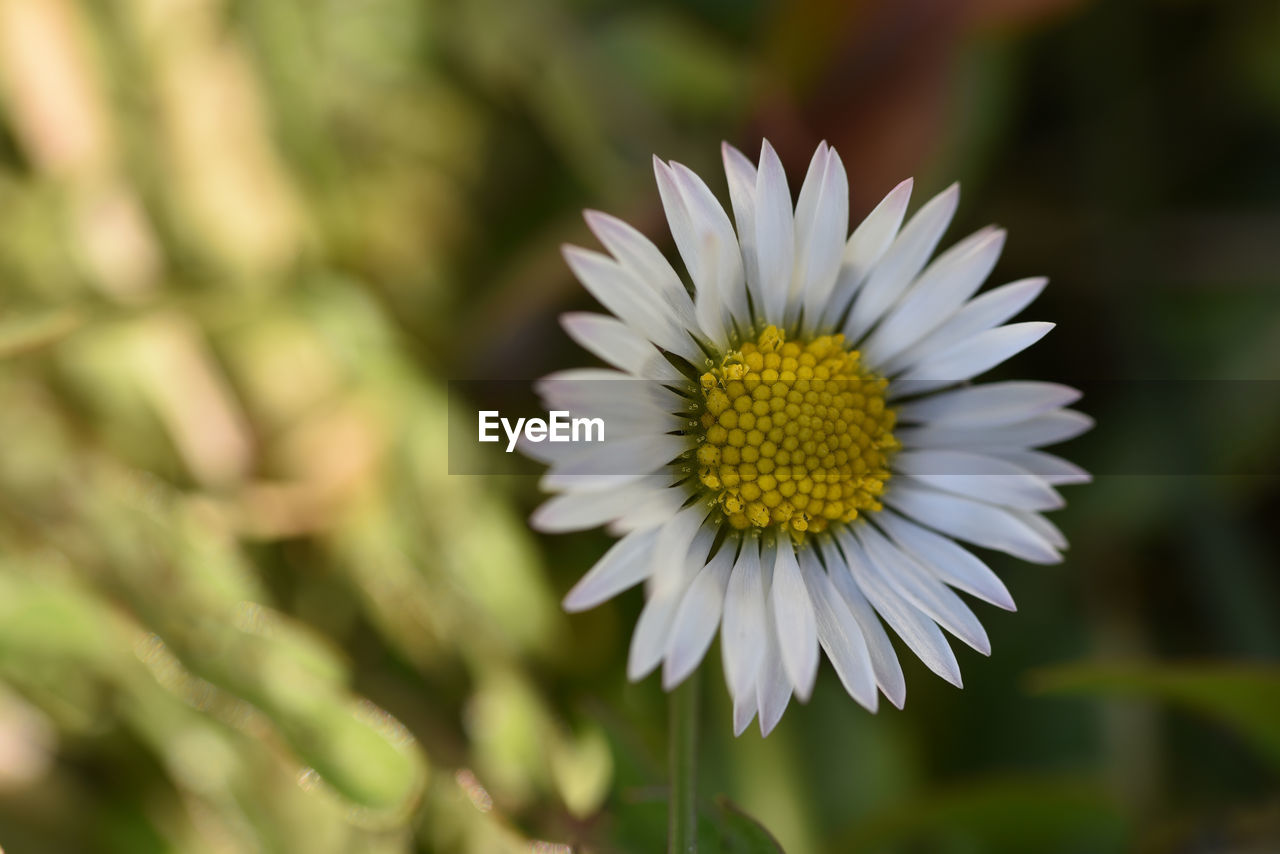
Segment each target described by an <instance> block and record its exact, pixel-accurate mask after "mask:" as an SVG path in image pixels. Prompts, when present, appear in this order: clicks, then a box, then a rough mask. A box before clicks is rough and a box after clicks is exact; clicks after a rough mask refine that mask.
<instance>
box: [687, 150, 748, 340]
mask: <svg viewBox="0 0 1280 854" xmlns="http://www.w3.org/2000/svg"><path fill="white" fill-rule="evenodd" d="M671 169H672V171H673V172H674V173H675V176H676V184H677V185H678V186H679V188H680V192H681V194H682V195H683V196H684V201H685V206H686V207H687V208H688V210H689V213H690V215H691V216H692V217H693V221H694V223H695V225H697V226H698V228H699V231H700V232H701V234H702V238H701V241H700V244H699V246H700V248H701V249H702V251H703V254H704V255H705V258H704V260H702V261H701V262H700V263H701V265H702V266H703V267H704V268H706V269H707V270H708V275H707V280H708V281H709V282H710V284H711V287H712V288H713V289H714V290H715V293H716V295H717V297H718V298H719V301H720V303H721V311H722V312H725V311H727V313H728V314H729V315H731V316H733V317H735V318H738V319H739V320H740V321H742V322H744V323H745V322H746V321H748V320H749V319H750V317H749V312H748V311H747V289H746V285H745V281H744V279H743V273H742V248H741V247H740V246H739V245H738V236H737V235H736V234H734V231H733V223H731V222H730V221H729V215H728V214H726V213H725V212H724V208H723V207H721V205H720V202H719V201H717V200H716V197H715V194H714V193H712V192H711V188H710V187H708V186H707V185H706V183H705V182H704V181H703V180H702V179H701V178H699V177H698V176H697V174H695V173H694V172H693V171H692V170H690V169H689V168H688V167H686V166H683V165H681V164H679V163H672V164H671ZM699 316H701V315H699Z"/></svg>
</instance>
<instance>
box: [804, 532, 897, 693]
mask: <svg viewBox="0 0 1280 854" xmlns="http://www.w3.org/2000/svg"><path fill="white" fill-rule="evenodd" d="M821 549H822V557H823V560H824V561H825V562H826V564H827V568H828V573H827V578H828V579H829V580H830V581H831V582H832V586H833V587H834V588H835V590H836V591H837V592H838V593H839V594H840V598H841V600H842V601H843V602H844V604H845V607H847V608H848V609H849V613H850V614H852V615H853V619H854V622H855V623H856V624H857V626H858V628H859V629H860V630H861V632H862V638H863V640H864V641H865V642H866V644H867V653H868V654H869V655H870V656H871V669H872V671H873V672H874V673H875V677H876V684H877V685H879V686H880V690H881V691H882V692H883V693H884V695H885V697H886V698H887V699H888V700H889V702H890V703H893V705H895V706H897V707H898V708H899V709H901V708H902V704H903V703H905V702H906V700H907V681H906V679H904V678H903V676H902V664H901V663H899V661H898V653H897V652H896V651H895V650H894V648H893V642H892V641H891V640H889V634H888V632H886V631H885V630H884V626H883V625H881V624H880V618H879V617H877V616H876V612H875V608H873V607H872V605H871V603H870V602H868V601H867V597H866V596H864V595H863V593H862V591H861V590H859V589H858V585H857V583H855V582H854V580H853V574H852V571H851V570H850V569H849V562H848V560H847V559H846V557H845V555H844V553H843V552H841V551H840V550H839V549H838V548H836V546H835V544H834V543H833V542H831V541H830V540H827V541H825V542H824V543H823V544H822V546H821ZM863 705H866V704H865V703H864V704H863Z"/></svg>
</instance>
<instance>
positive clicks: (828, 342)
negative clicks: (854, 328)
mask: <svg viewBox="0 0 1280 854" xmlns="http://www.w3.org/2000/svg"><path fill="white" fill-rule="evenodd" d="M886 386H887V382H886V381H885V380H884V379H883V378H881V377H877V376H875V375H873V374H872V373H871V372H870V371H868V370H866V369H865V368H864V367H863V366H862V364H861V358H860V355H859V353H858V351H857V350H851V349H848V348H847V347H846V346H845V342H844V336H843V335H823V336H821V337H818V338H814V339H813V340H811V341H809V342H807V343H801V342H799V341H787V340H785V338H784V336H783V333H782V332H781V331H780V330H779V329H778V328H777V327H776V326H770V327H768V328H766V329H765V330H764V331H763V332H761V333H760V335H759V336H758V337H757V338H756V339H755V340H754V341H748V342H746V343H744V344H743V345H742V348H741V349H739V350H733V351H731V352H729V353H727V354H725V356H724V358H723V359H722V360H721V362H720V364H719V365H718V366H716V367H714V368H712V369H711V370H709V371H707V372H706V373H705V374H703V375H702V377H701V387H702V396H703V403H704V405H705V410H704V412H703V414H702V418H701V422H700V426H701V431H700V435H699V439H700V444H699V446H698V451H697V459H698V479H699V480H700V482H701V483H702V486H703V487H704V488H705V489H707V490H708V491H709V492H711V493H712V494H713V495H715V496H716V500H717V501H718V502H719V504H720V508H721V509H722V510H723V511H724V514H725V516H726V517H727V518H728V520H729V523H730V524H731V525H733V526H734V527H736V528H740V529H745V528H751V527H754V528H768V527H771V526H777V527H779V528H781V529H783V530H786V531H788V532H789V533H790V534H791V535H792V536H793V537H795V538H796V539H799V538H801V537H803V535H804V533H805V532H806V531H811V532H815V533H816V532H818V531H822V530H825V529H826V528H827V527H828V526H829V525H830V524H831V523H833V522H852V521H853V520H854V519H855V518H857V516H858V514H859V513H860V512H865V511H875V510H879V509H880V507H881V504H880V498H879V496H880V495H881V494H882V493H883V492H884V485H885V482H886V481H887V480H888V479H889V456H890V454H892V453H893V451H895V450H896V449H897V448H898V442H897V440H895V439H894V437H893V426H894V412H893V410H892V409H889V408H888V407H887V406H886V405H885V399H884V396H885V388H886Z"/></svg>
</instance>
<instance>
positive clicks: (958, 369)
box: [890, 322, 1054, 395]
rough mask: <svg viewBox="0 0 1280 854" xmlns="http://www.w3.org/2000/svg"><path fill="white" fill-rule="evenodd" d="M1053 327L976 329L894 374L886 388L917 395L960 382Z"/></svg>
mask: <svg viewBox="0 0 1280 854" xmlns="http://www.w3.org/2000/svg"><path fill="white" fill-rule="evenodd" d="M1053 327H1054V324H1052V323H1037V322H1029V323H1011V324H1009V325H1008V326H998V327H996V328H995V329H988V330H987V331H985V332H979V333H978V334H977V335H974V336H973V337H971V338H969V339H967V340H965V341H962V342H960V343H959V344H956V345H954V346H952V347H949V348H947V349H946V350H943V351H942V352H940V353H935V354H933V355H932V356H930V357H929V358H927V359H924V360H923V361H921V362H919V363H917V364H916V365H914V366H913V367H912V368H911V369H909V370H908V371H906V372H905V373H903V374H902V376H900V377H895V378H894V382H893V383H892V384H891V386H890V388H891V390H896V391H897V393H898V394H899V395H905V394H920V393H922V392H925V391H930V390H932V389H934V388H940V387H943V386H948V385H953V384H955V383H958V382H963V381H964V380H967V379H971V378H973V377H975V376H977V375H978V374H981V373H985V372H986V371H989V370H991V369H992V368H994V367H995V366H996V365H998V364H1000V363H1001V362H1003V361H1004V360H1006V359H1008V358H1009V357H1011V356H1014V355H1016V354H1018V353H1021V352H1022V351H1023V350H1025V349H1027V348H1028V347H1030V346H1031V345H1032V344H1034V343H1036V342H1037V341H1039V340H1040V339H1041V338H1043V337H1044V336H1045V335H1047V334H1048V333H1049V330H1050V329H1052V328H1053Z"/></svg>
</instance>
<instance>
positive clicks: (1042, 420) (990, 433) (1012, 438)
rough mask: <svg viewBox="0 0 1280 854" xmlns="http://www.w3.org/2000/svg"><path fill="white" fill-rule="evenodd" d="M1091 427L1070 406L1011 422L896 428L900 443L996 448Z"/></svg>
mask: <svg viewBox="0 0 1280 854" xmlns="http://www.w3.org/2000/svg"><path fill="white" fill-rule="evenodd" d="M1092 428H1093V419H1092V418H1090V417H1089V416H1088V415H1085V414H1084V413H1083V412H1076V411H1075V410H1074V409H1059V410H1057V411H1055V412H1048V413H1046V414H1044V415H1037V416H1035V417H1034V418H1028V419H1027V420H1025V421H1018V422H1015V423H1013V424H999V425H994V426H990V427H952V426H949V425H946V424H941V425H935V424H930V425H928V426H925V427H905V428H903V429H902V430H900V431H899V432H898V434H897V435H898V438H899V439H900V440H901V441H902V443H903V444H904V445H911V446H913V447H922V448H941V447H951V448H968V449H974V450H1000V449H1005V448H1038V447H1041V446H1042V445H1055V444H1057V443H1059V442H1065V441H1067V440H1068V439H1074V438H1075V437H1076V436H1079V435H1080V434H1082V433H1085V432H1087V431H1088V430H1090V429H1092Z"/></svg>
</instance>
